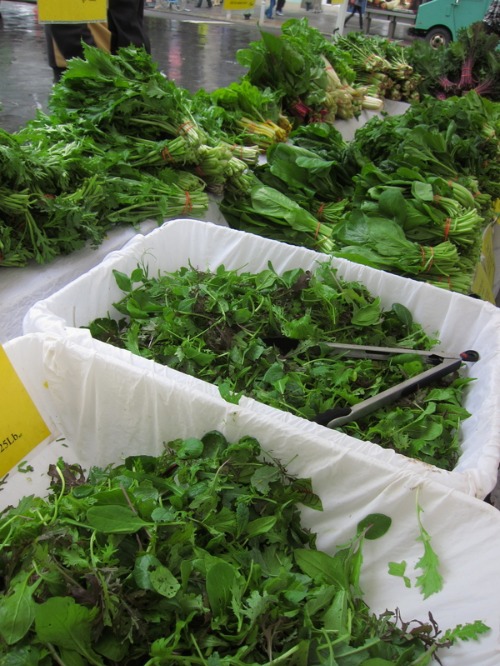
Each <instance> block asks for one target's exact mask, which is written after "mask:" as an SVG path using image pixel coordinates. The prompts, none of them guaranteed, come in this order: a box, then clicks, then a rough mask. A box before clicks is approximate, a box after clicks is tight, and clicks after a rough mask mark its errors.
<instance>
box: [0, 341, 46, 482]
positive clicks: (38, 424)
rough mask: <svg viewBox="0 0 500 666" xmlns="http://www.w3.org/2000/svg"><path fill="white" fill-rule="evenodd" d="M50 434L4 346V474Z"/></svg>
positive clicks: (0, 451)
mask: <svg viewBox="0 0 500 666" xmlns="http://www.w3.org/2000/svg"><path fill="white" fill-rule="evenodd" d="M49 435H50V430H49V429H48V428H47V426H46V424H45V422H44V420H43V419H42V416H41V415H40V412H39V411H38V410H37V408H36V407H35V404H34V402H33V400H32V399H31V397H30V395H29V394H28V391H27V390H26V388H25V387H24V384H23V383H22V382H21V380H20V379H19V376H18V374H17V372H16V371H15V370H14V367H13V365H12V363H11V362H10V361H9V358H8V356H7V354H6V353H5V350H4V348H3V347H0V477H2V476H5V474H7V473H8V472H9V471H10V470H11V469H12V468H13V467H14V465H16V464H17V463H18V462H20V461H21V460H22V459H23V458H24V457H25V456H26V455H27V454H28V453H29V452H30V451H31V450H32V449H34V448H35V446H37V445H38V444H40V443H41V442H43V440H44V439H46V438H47V437H48V436H49Z"/></svg>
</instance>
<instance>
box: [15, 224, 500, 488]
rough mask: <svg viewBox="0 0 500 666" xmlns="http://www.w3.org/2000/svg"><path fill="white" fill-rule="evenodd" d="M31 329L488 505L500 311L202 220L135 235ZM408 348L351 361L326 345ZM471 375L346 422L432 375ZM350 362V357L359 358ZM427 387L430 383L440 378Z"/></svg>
mask: <svg viewBox="0 0 500 666" xmlns="http://www.w3.org/2000/svg"><path fill="white" fill-rule="evenodd" d="M24 330H25V332H26V333H29V332H44V331H45V332H52V333H55V334H57V335H61V336H71V337H72V338H73V339H74V340H75V341H78V342H79V343H80V344H82V345H84V346H87V347H89V348H93V349H99V350H103V351H105V353H107V354H109V355H110V356H112V357H114V358H117V359H120V360H121V361H122V362H124V363H130V364H131V365H133V366H134V367H137V368H142V369H144V370H149V369H150V368H154V371H155V373H156V374H157V376H158V377H159V378H160V377H165V378H169V379H170V378H175V380H176V381H178V382H180V383H183V384H185V385H188V386H190V387H192V389H193V390H197V391H201V392H204V393H206V394H207V395H210V396H212V397H220V396H222V397H223V398H224V399H226V400H227V401H228V402H230V403H232V404H235V405H236V404H237V405H238V406H239V407H244V408H246V409H250V410H253V411H255V412H256V413H262V414H266V415H269V414H270V415H272V418H273V419H275V420H276V421H277V422H279V423H281V424H283V425H285V424H293V425H297V427H300V428H302V429H303V431H304V432H311V433H314V434H315V436H317V437H321V438H324V439H326V440H331V441H337V437H338V434H339V433H342V434H343V435H344V436H346V438H345V439H343V441H344V442H345V446H346V447H349V448H350V449H352V450H355V451H358V452H359V453H360V454H362V455H363V456H365V457H366V458H367V459H370V458H376V459H378V460H380V461H383V463H384V464H386V465H388V466H389V467H392V468H395V469H405V470H407V469H411V470H418V473H419V474H420V475H421V476H422V478H433V479H436V480H439V481H441V482H442V483H443V484H445V485H447V486H449V487H452V488H457V489H460V490H462V491H463V492H465V493H468V494H470V495H474V496H476V497H479V498H484V497H485V496H486V495H487V494H488V493H489V492H490V491H491V490H492V489H493V487H494V486H495V483H496V478H497V470H498V464H499V460H500V427H499V425H500V424H499V421H500V410H499V409H498V401H499V398H498V396H499V395H500V390H499V382H500V379H499V378H500V372H499V365H500V313H499V312H498V311H497V309H496V308H495V307H494V306H492V305H491V304H489V303H485V302H482V301H478V300H475V299H472V298H470V297H466V296H463V295H460V294H456V293H451V292H448V291H445V290H441V289H439V288H436V287H433V286H431V285H427V284H424V283H419V282H416V281H412V280H409V279H405V278H401V277H398V276H395V275H391V274H388V273H385V272H382V271H378V270H375V269H371V268H368V267H365V266H361V265H359V264H353V263H350V262H348V261H345V260H341V259H332V258H331V257H329V256H327V255H324V254H321V253H317V252H314V251H311V250H306V249H304V248H299V247H295V246H289V245H287V244H285V243H281V242H277V241H272V240H268V239H265V238H262V237H257V236H254V235H252V234H248V233H243V232H239V231H236V230H231V229H227V228H225V227H221V226H216V225H213V224H210V223H204V222H199V221H194V220H176V221H173V222H170V223H168V224H166V225H164V226H163V227H161V228H159V229H157V230H155V231H153V232H152V233H150V234H148V235H147V236H140V235H139V236H136V237H135V238H134V239H133V241H131V242H130V244H129V245H128V246H127V247H126V248H125V249H123V250H122V251H119V252H114V253H111V254H110V255H109V256H108V257H107V258H106V259H105V260H104V261H103V262H102V263H101V264H100V265H99V266H97V267H95V268H94V269H92V270H91V271H89V272H88V273H87V274H85V275H83V276H82V277H80V278H79V279H77V280H75V281H74V282H73V283H71V284H69V285H67V286H66V287H65V288H64V289H62V290H61V291H59V292H57V293H55V294H54V295H52V296H51V297H49V298H47V299H46V300H44V301H40V302H39V303H37V304H35V305H34V306H33V307H32V308H31V309H30V311H29V312H28V313H27V315H26V317H25V320H24ZM332 343H335V344H340V345H353V349H354V350H356V349H359V347H363V348H364V347H367V346H368V347H377V348H379V347H383V348H389V349H392V350H394V349H396V350H399V349H401V350H406V351H404V352H403V351H401V353H397V354H392V355H390V356H389V357H387V358H385V359H383V360H374V359H371V358H348V356H349V354H347V353H346V352H344V351H339V350H338V349H332V348H331V344H332ZM425 350H432V352H433V353H435V354H437V355H440V354H442V355H443V356H442V358H444V357H454V358H459V357H460V355H461V354H463V353H464V352H466V351H470V350H472V351H473V352H475V353H476V355H477V356H478V359H479V360H477V361H476V362H474V363H463V364H461V363H459V364H458V365H459V366H461V367H459V369H458V370H455V371H454V372H453V373H451V374H447V375H446V376H444V377H442V378H441V379H439V380H437V379H436V380H431V381H430V383H429V385H428V386H425V387H421V388H420V389H419V390H417V391H411V393H410V394H408V395H403V396H401V397H400V398H399V399H397V400H395V399H394V398H393V397H391V399H390V400H389V401H388V402H387V404H385V405H383V406H380V405H379V406H377V408H376V409H375V410H374V409H371V411H370V412H369V413H367V414H363V415H362V417H361V418H358V417H357V416H355V417H354V418H351V419H348V422H344V423H339V422H338V421H334V420H333V419H332V420H330V419H329V417H327V418H325V415H326V416H327V415H328V414H330V413H331V410H333V411H334V412H335V411H336V410H337V411H338V410H347V411H348V412H349V411H350V412H353V413H354V412H355V411H356V410H357V409H359V405H365V404H366V402H367V401H368V403H369V404H373V402H374V399H376V397H377V396H379V395H381V394H384V395H387V392H389V395H390V396H393V395H394V391H396V390H397V387H399V386H401V383H402V382H404V381H406V380H409V379H412V378H414V377H415V376H420V375H421V373H422V372H426V369H425V368H426V366H425V365H424V363H423V358H424V357H423V356H422V355H421V354H422V352H425ZM351 356H352V354H351ZM431 375H432V376H434V375H433V373H431Z"/></svg>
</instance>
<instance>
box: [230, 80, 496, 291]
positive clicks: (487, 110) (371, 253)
mask: <svg viewBox="0 0 500 666" xmlns="http://www.w3.org/2000/svg"><path fill="white" fill-rule="evenodd" d="M499 123H500V114H499V110H498V108H497V105H495V104H494V103H493V102H490V101H488V100H486V99H484V98H481V97H480V96H478V95H477V94H475V93H470V94H469V95H467V96H464V97H460V98H453V99H450V100H447V101H444V102H442V101H438V100H435V99H432V98H426V99H425V100H423V101H422V102H421V103H420V104H416V105H413V106H412V107H411V108H410V109H409V110H408V111H407V112H406V113H405V114H404V115H402V116H393V117H390V118H385V119H381V118H377V117H375V118H372V119H371V120H369V121H368V122H367V123H366V124H365V125H364V126H363V127H361V128H360V129H358V130H357V132H356V135H355V137H354V139H353V140H352V141H350V142H349V143H347V142H344V141H343V140H342V137H341V136H340V134H339V133H338V132H337V130H336V129H335V128H333V127H331V126H330V125H328V124H326V123H315V124H312V125H308V126H302V127H300V128H297V129H296V130H295V131H293V132H292V133H291V135H290V140H289V143H288V144H287V145H275V146H272V147H271V148H270V149H269V150H268V151H267V158H268V159H267V163H266V164H265V165H261V166H259V167H256V168H255V169H254V174H255V178H254V179H253V180H252V179H250V178H243V177H241V178H238V179H236V180H234V181H232V182H231V186H228V187H227V188H226V191H225V196H224V199H223V200H222V203H221V210H222V211H223V212H224V214H225V216H226V219H227V221H228V223H229V224H230V225H231V226H234V227H235V228H238V229H240V230H245V231H251V232H254V233H260V234H262V235H264V236H266V237H268V238H275V239H276V240H280V241H285V242H289V243H292V244H294V243H295V244H298V243H300V244H303V245H304V246H306V247H308V248H311V249H318V250H321V251H324V252H329V253H332V254H333V255H334V256H338V257H342V258H346V259H349V260H351V261H354V262H357V263H362V264H366V265H369V266H372V267H374V268H378V269H383V270H387V271H389V272H393V273H397V274H399V275H403V276H409V277H412V278H416V279H419V280H423V281H427V282H430V283H433V284H436V285H438V286H441V287H444V288H447V289H451V290H453V291H458V292H461V293H470V291H471V286H472V282H473V278H474V273H475V268H476V265H477V262H478V261H479V258H480V255H481V243H482V232H483V230H484V229H485V227H486V226H487V224H488V223H490V222H491V221H492V218H493V212H492V205H491V204H492V200H493V199H496V198H498V197H499V196H500V185H499V182H500V179H499V167H498V164H499V159H498V157H499V154H500V144H499V139H498V136H499V135H498V126H499ZM273 190H274V191H275V192H273ZM256 193H258V194H259V197H260V198H262V199H264V201H265V203H267V204H268V205H267V206H266V205H261V204H259V203H258V202H257V201H256V199H257V197H256ZM280 197H286V198H287V200H291V201H295V202H296V204H297V205H299V206H300V208H301V209H302V213H301V217H300V220H299V222H301V223H302V224H299V222H297V220H296V219H295V218H293V219H292V220H290V219H289V216H288V215H287V214H286V208H287V206H286V205H284V208H285V211H283V210H280V209H279V208H277V207H276V206H275V203H274V202H275V201H281V200H280ZM282 201H283V202H284V204H286V201H285V200H282ZM287 226H288V227H289V229H288V230H287V228H286V227H287Z"/></svg>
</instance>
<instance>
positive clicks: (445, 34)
mask: <svg viewBox="0 0 500 666" xmlns="http://www.w3.org/2000/svg"><path fill="white" fill-rule="evenodd" d="M425 41H426V42H427V43H428V44H429V46H431V47H432V48H433V49H438V48H439V47H440V46H448V44H449V43H450V42H451V32H450V31H449V30H448V29H447V28H432V30H429V32H428V33H427V34H426V35H425Z"/></svg>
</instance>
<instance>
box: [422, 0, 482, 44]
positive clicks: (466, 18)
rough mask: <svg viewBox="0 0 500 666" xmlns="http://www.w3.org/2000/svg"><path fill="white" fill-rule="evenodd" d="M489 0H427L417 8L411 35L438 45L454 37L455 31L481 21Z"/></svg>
mask: <svg viewBox="0 0 500 666" xmlns="http://www.w3.org/2000/svg"><path fill="white" fill-rule="evenodd" d="M490 2H491V0H428V1H427V2H423V3H422V4H421V5H420V6H419V7H418V9H417V15H416V19H415V25H414V27H412V28H410V32H411V34H413V35H418V36H420V37H424V38H425V39H426V40H427V41H428V42H429V44H430V45H431V46H433V47H435V48H436V47H438V46H441V45H443V44H444V45H446V44H448V43H449V42H450V41H451V40H454V39H456V36H457V32H458V31H459V30H460V29H461V28H466V27H467V26H468V25H471V23H476V22H477V21H482V20H483V18H484V15H485V14H486V10H487V9H488V7H489V6H490Z"/></svg>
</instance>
